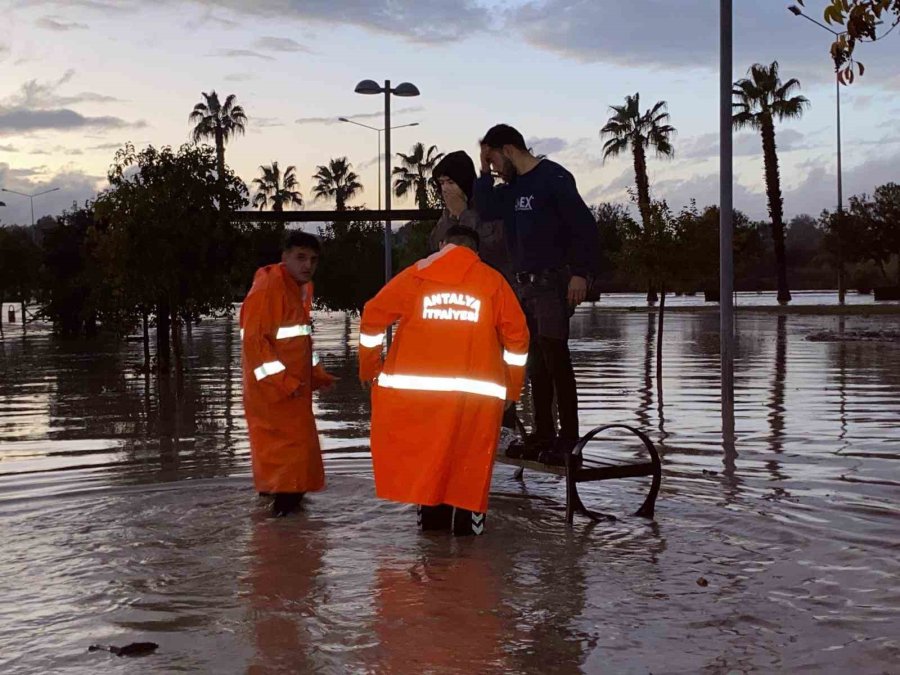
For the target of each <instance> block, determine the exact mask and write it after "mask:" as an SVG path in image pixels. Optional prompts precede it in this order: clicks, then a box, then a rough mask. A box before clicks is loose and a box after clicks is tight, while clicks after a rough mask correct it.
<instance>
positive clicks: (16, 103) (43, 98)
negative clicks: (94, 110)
mask: <svg viewBox="0 0 900 675" xmlns="http://www.w3.org/2000/svg"><path fill="white" fill-rule="evenodd" d="M74 77H75V71H74V70H72V69H69V70H67V71H66V72H65V73H64V74H63V76H62V77H60V78H59V79H58V80H52V81H49V82H39V81H38V80H37V79H33V80H28V81H27V82H25V83H23V84H22V85H21V86H20V87H19V90H18V91H17V92H16V93H15V94H12V95H11V96H8V97H7V98H6V99H4V100H3V101H0V106H3V105H5V106H9V107H21V108H54V107H62V106H69V105H75V104H76V103H113V102H118V101H119V99H117V98H115V97H114V96H106V95H104V94H98V93H96V92H91V91H86V92H81V93H80V94H75V95H74V96H60V95H59V94H58V93H57V90H58V89H59V88H60V87H62V86H63V85H66V84H68V83H69V82H70V81H71V80H72V78H74Z"/></svg>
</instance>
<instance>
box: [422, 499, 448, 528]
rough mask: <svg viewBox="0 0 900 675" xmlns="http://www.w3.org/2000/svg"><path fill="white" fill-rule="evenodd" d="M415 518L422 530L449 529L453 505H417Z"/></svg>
mask: <svg viewBox="0 0 900 675" xmlns="http://www.w3.org/2000/svg"><path fill="white" fill-rule="evenodd" d="M416 520H417V521H418V525H419V528H420V529H421V530H422V532H433V531H436V530H448V531H449V530H450V529H451V527H452V525H453V507H452V506H448V505H447V504H438V505H437V506H419V507H418V508H417V509H416Z"/></svg>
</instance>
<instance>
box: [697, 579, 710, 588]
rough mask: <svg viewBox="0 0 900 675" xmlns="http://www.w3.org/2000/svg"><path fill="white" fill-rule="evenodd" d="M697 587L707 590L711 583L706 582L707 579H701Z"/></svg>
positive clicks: (698, 580)
mask: <svg viewBox="0 0 900 675" xmlns="http://www.w3.org/2000/svg"><path fill="white" fill-rule="evenodd" d="M697 585H698V586H701V587H702V588H706V587H707V586H709V582H708V581H707V580H706V577H700V578H699V579H697Z"/></svg>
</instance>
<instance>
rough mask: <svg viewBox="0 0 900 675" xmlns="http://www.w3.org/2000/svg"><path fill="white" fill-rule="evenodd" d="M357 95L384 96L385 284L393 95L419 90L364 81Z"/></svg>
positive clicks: (388, 259) (413, 93) (388, 270)
mask: <svg viewBox="0 0 900 675" xmlns="http://www.w3.org/2000/svg"><path fill="white" fill-rule="evenodd" d="M354 91H355V92H356V93H357V94H369V95H371V94H384V209H385V211H387V213H386V214H385V215H386V216H387V217H386V218H385V221H384V283H387V282H388V281H390V279H391V274H392V270H391V94H393V95H394V96H418V95H419V89H418V87H416V85H414V84H410V83H409V82H403V83H402V84H398V85H397V86H396V87H394V88H393V89H392V88H391V81H390V80H385V81H384V86H381V85H380V84H378V83H377V82H375V81H374V80H363V81H362V82H360V83H359V84H357V85H356V89H355V90H354Z"/></svg>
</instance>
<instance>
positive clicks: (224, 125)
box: [188, 89, 247, 176]
mask: <svg viewBox="0 0 900 675" xmlns="http://www.w3.org/2000/svg"><path fill="white" fill-rule="evenodd" d="M201 94H202V96H203V100H202V101H201V102H200V103H198V104H196V105H195V106H194V109H193V111H191V114H190V115H189V116H188V120H189V121H190V122H191V123H192V124H193V125H194V128H193V129H192V130H191V139H192V140H193V141H194V143H199V142H200V141H202V140H204V139H212V140H213V142H214V143H215V147H216V170H217V171H218V172H219V176H225V144H226V143H228V141H230V140H231V139H232V138H233V137H234V136H235V135H236V134H243V133H244V131H245V130H246V127H247V115H246V113H244V109H243V108H242V107H241V106H239V105H236V103H235V101H236V97H235V95H234V94H229V95H228V96H226V97H225V101H224V102H221V101H219V95H218V94H217V93H216V91H215V89H214V90H213V91H211V92H210V93H209V94H207V93H206V92H205V91H204V92H201Z"/></svg>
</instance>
